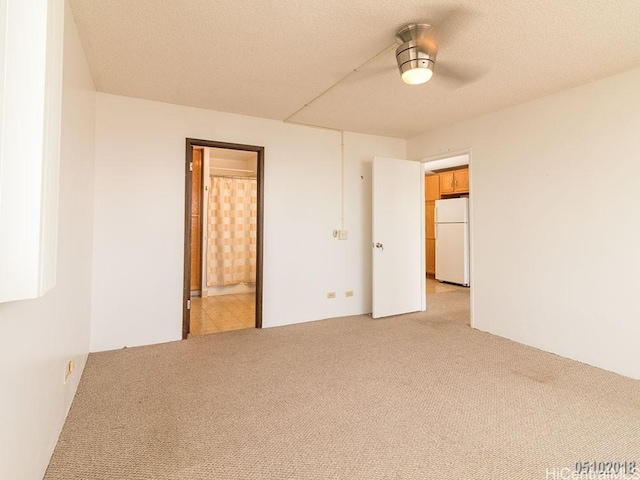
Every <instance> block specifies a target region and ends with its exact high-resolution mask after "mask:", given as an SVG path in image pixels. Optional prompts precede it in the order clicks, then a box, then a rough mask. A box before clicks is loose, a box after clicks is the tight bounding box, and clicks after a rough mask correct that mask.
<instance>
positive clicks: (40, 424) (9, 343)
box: [0, 6, 95, 480]
mask: <svg viewBox="0 0 640 480" xmlns="http://www.w3.org/2000/svg"><path fill="white" fill-rule="evenodd" d="M62 102H63V103H62V145H61V159H60V197H59V202H60V203H59V226H58V228H59V230H58V234H59V239H58V265H57V285H56V287H55V288H54V289H52V290H51V291H49V292H48V293H47V294H46V295H45V296H44V297H41V298H38V299H36V300H24V301H19V302H10V303H5V304H0V368H1V369H2V370H1V371H0V384H1V385H2V394H1V395H0V425H2V428H0V478H2V479H11V480H35V479H41V478H42V476H43V474H44V471H45V469H46V467H47V464H48V462H49V458H50V456H51V453H52V452H53V448H54V446H55V444H56V441H57V439H58V435H59V433H60V430H61V428H62V425H63V423H64V419H65V417H66V414H67V411H68V409H69V407H70V406H71V401H72V400H73V395H74V394H75V391H76V387H77V385H78V381H79V379H80V375H81V372H82V368H83V367H84V362H85V360H86V357H87V352H88V351H89V324H90V321H89V317H90V310H91V308H90V301H91V287H90V284H91V255H92V245H91V243H92V228H93V226H92V212H93V174H94V172H93V168H94V162H93V158H94V135H95V131H94V126H95V121H94V119H95V91H94V88H93V81H92V79H91V76H90V74H89V69H88V67H87V64H86V61H85V58H84V53H83V51H82V47H81V46H80V41H79V39H78V36H77V32H76V29H75V25H74V23H73V17H72V15H71V12H70V10H69V8H68V6H67V9H66V12H65V45H64V79H63V99H62ZM25 147H28V146H25ZM70 359H73V360H75V362H76V370H75V372H74V373H73V374H72V375H71V377H69V380H68V381H67V383H66V384H64V383H63V378H64V369H65V365H66V363H67V361H68V360H70Z"/></svg>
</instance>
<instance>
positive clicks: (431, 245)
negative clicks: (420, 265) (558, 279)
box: [424, 174, 440, 276]
mask: <svg viewBox="0 0 640 480" xmlns="http://www.w3.org/2000/svg"><path fill="white" fill-rule="evenodd" d="M424 198H425V204H424V207H425V208H424V210H425V230H426V232H425V234H426V235H425V238H426V242H425V243H426V244H425V248H426V252H425V253H426V258H427V266H426V270H427V275H430V276H435V274H436V250H435V246H436V237H435V218H434V214H435V208H436V203H435V202H436V200H439V199H440V177H439V176H438V175H437V174H433V175H427V176H426V177H425V195H424Z"/></svg>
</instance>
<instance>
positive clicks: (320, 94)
mask: <svg viewBox="0 0 640 480" xmlns="http://www.w3.org/2000/svg"><path fill="white" fill-rule="evenodd" d="M394 46H395V43H392V44H391V45H388V46H386V47H384V49H382V50H381V51H380V52H378V53H376V54H375V55H374V56H373V57H371V58H369V59H368V60H367V61H365V62H364V63H362V64H361V65H359V66H357V67H356V68H354V69H353V70H351V71H350V72H349V73H347V74H346V75H345V76H343V77H342V78H340V79H339V80H338V81H337V82H336V83H334V84H333V85H331V86H330V87H329V88H327V89H325V90H323V91H322V92H320V93H319V94H318V95H316V96H315V97H313V98H312V99H311V100H310V101H308V102H307V103H305V104H304V105H303V106H302V107H300V108H299V109H298V110H296V111H295V112H293V113H292V114H291V115H289V116H288V117H287V118H285V119H284V122H285V123H298V122H293V121H291V118H292V117H295V116H296V115H297V114H298V113H300V112H301V111H302V110H304V109H305V108H307V107H309V106H310V105H311V104H312V103H314V102H315V101H316V100H318V99H319V98H320V97H322V96H324V95H326V94H327V93H329V92H330V91H331V90H333V89H334V88H335V87H337V86H338V85H340V84H341V83H342V82H344V81H345V80H346V79H347V78H349V77H350V76H351V75H353V74H354V73H356V72H358V71H359V70H360V69H361V68H362V67H364V66H366V65H368V64H369V63H371V62H373V61H374V60H376V59H377V58H378V57H380V56H381V55H383V54H384V53H386V52H387V51H388V50H390V49H391V48H392V47H394ZM301 125H303V124H301ZM307 125H308V126H315V125H311V124H307ZM322 128H327V127H322ZM329 130H335V131H340V130H338V129H337V128H329Z"/></svg>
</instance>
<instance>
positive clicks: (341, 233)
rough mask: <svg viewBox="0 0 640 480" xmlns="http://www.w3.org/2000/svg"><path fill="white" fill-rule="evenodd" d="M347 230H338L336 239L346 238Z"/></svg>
mask: <svg viewBox="0 0 640 480" xmlns="http://www.w3.org/2000/svg"><path fill="white" fill-rule="evenodd" d="M348 239H349V230H338V240H348Z"/></svg>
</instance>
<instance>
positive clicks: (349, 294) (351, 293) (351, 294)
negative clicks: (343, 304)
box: [344, 290, 353, 297]
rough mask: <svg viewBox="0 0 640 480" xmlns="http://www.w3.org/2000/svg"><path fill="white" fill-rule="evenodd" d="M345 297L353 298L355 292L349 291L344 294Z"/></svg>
mask: <svg viewBox="0 0 640 480" xmlns="http://www.w3.org/2000/svg"><path fill="white" fill-rule="evenodd" d="M344 296H345V297H353V290H347V291H346V292H344Z"/></svg>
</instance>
